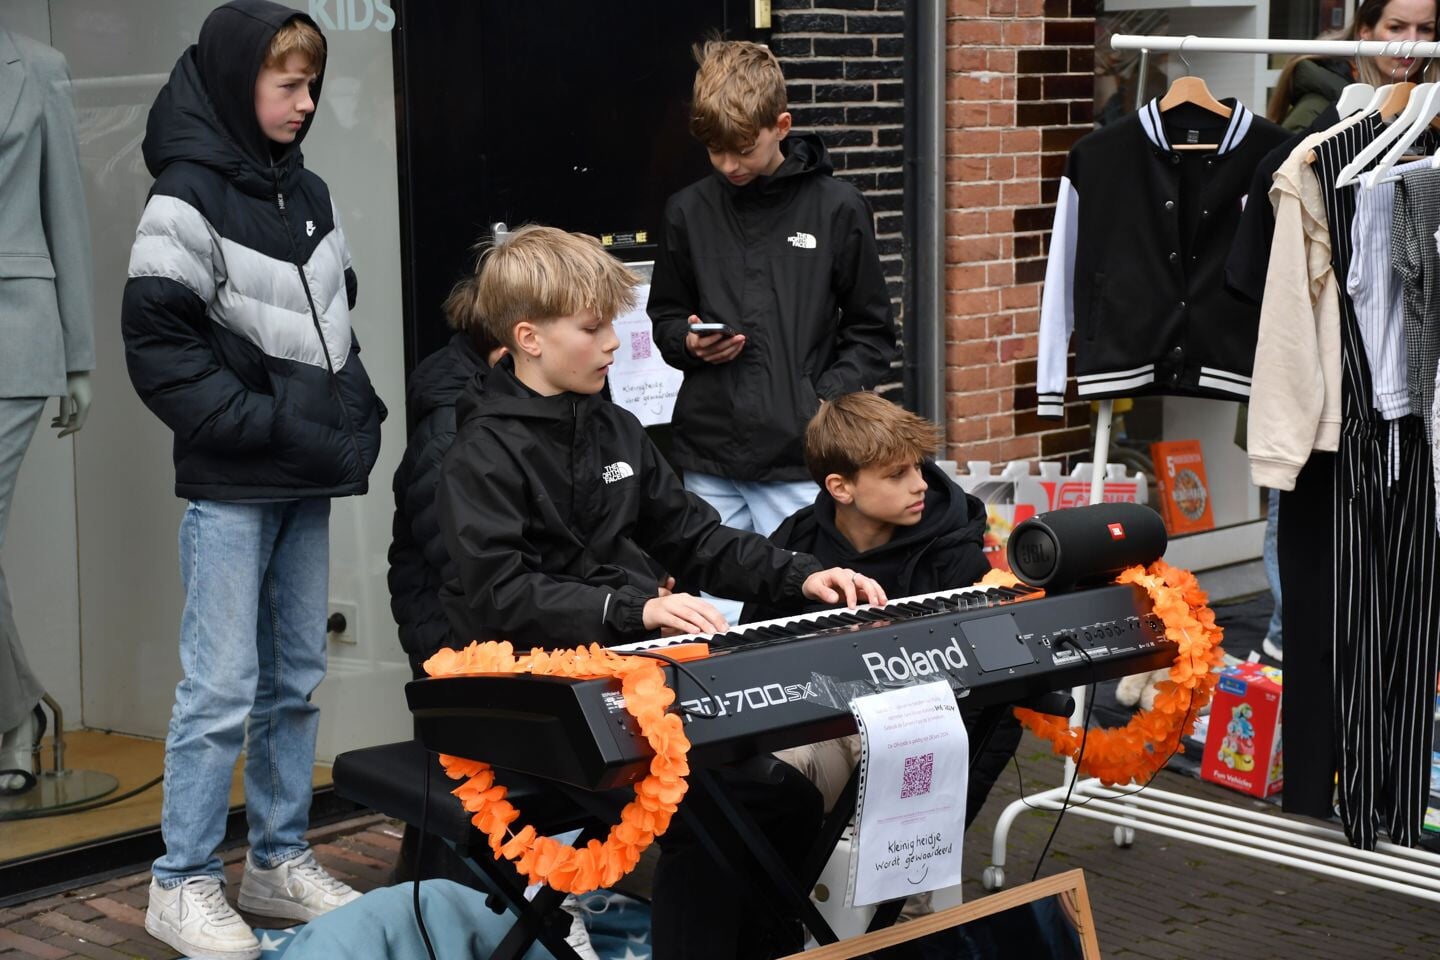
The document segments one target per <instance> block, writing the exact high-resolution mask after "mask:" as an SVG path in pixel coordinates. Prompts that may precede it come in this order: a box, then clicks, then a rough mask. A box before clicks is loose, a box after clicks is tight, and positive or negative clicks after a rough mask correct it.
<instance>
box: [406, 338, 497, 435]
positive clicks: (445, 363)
mask: <svg viewBox="0 0 1440 960" xmlns="http://www.w3.org/2000/svg"><path fill="white" fill-rule="evenodd" d="M489 372H490V366H489V365H488V364H487V363H486V362H485V358H484V357H482V356H481V355H480V352H479V351H478V350H476V349H475V346H474V344H473V343H472V342H471V340H470V336H469V335H468V334H465V333H457V334H455V335H454V336H452V337H451V338H450V343H449V345H447V346H446V347H445V348H443V349H441V350H436V351H435V352H434V353H432V354H430V356H428V357H426V358H425V359H424V360H422V361H420V364H419V365H418V366H417V367H416V368H415V372H414V373H412V374H411V375H410V383H409V386H407V387H406V389H405V410H406V414H407V418H408V419H409V422H410V430H411V431H412V432H413V431H414V429H415V426H416V425H417V424H418V423H420V422H421V421H422V420H424V419H425V418H426V417H428V416H430V414H431V413H433V412H434V411H436V410H438V409H440V408H441V407H453V406H456V404H457V402H458V400H459V398H460V396H461V395H462V393H463V391H464V390H465V387H466V385H467V384H468V383H469V382H470V381H471V380H475V381H476V390H477V391H478V390H481V389H483V388H484V383H485V375H486V374H487V373H489ZM456 422H457V423H458V422H459V419H458V417H457V419H456Z"/></svg>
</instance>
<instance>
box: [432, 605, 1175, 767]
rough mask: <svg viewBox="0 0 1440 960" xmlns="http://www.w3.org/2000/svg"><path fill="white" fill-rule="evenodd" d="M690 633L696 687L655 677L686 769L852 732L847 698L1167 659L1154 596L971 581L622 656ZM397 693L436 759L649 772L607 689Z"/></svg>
mask: <svg viewBox="0 0 1440 960" xmlns="http://www.w3.org/2000/svg"><path fill="white" fill-rule="evenodd" d="M697 639H699V640H705V641H707V642H709V644H710V646H711V654H710V656H708V657H706V658H703V659H699V660H692V661H689V662H687V663H685V664H684V667H685V669H686V670H688V671H689V673H690V674H691V675H693V677H694V679H692V678H691V676H687V675H686V673H685V672H684V671H682V670H677V669H673V668H668V667H667V668H666V670H665V673H666V678H667V681H668V682H669V683H670V684H671V686H672V687H673V688H674V689H676V691H677V695H678V696H677V700H678V703H679V705H680V706H681V707H682V708H683V709H684V710H686V711H687V717H686V719H687V723H686V728H685V729H686V735H687V736H688V737H689V739H690V743H691V750H690V762H691V763H692V764H701V765H704V764H715V763H722V762H725V761H728V760H734V759H739V758H742V757H745V756H749V755H752V754H755V753H758V752H761V751H766V750H779V749H783V748H785V747H792V746H796V745H798V744H802V743H813V742H817V741H820V740H826V739H829V738H832V737H837V736H843V735H845V734H849V733H854V732H855V722H854V719H853V716H852V714H851V713H850V710H849V707H848V706H847V703H846V700H845V699H844V697H845V696H847V695H848V696H855V695H857V694H863V693H870V692H876V691H879V690H883V689H886V688H892V687H896V686H902V685H905V684H909V683H914V682H916V681H925V680H943V681H945V682H946V683H948V684H949V685H950V687H951V689H952V690H953V691H954V693H955V696H956V698H957V700H958V701H959V702H960V703H961V704H962V705H969V704H974V705H977V706H990V705H993V704H1005V703H1014V702H1017V701H1020V700H1026V699H1029V698H1031V697H1034V696H1037V695H1040V694H1043V693H1047V692H1049V691H1054V690H1063V689H1068V688H1069V687H1072V686H1075V685H1078V684H1086V683H1089V682H1091V681H1092V680H1108V679H1114V678H1116V677H1121V676H1125V675H1127V674H1131V673H1138V672H1141V671H1146V670H1154V669H1158V668H1160V667H1164V666H1168V665H1169V664H1171V663H1172V662H1173V661H1174V659H1175V654H1176V645H1175V643H1174V642H1173V641H1169V640H1166V639H1165V628H1164V625H1163V624H1162V623H1161V622H1160V620H1159V618H1158V617H1156V616H1155V615H1154V613H1153V611H1152V610H1151V604H1150V598H1149V596H1148V595H1147V594H1146V593H1145V592H1144V591H1143V590H1142V589H1140V588H1138V587H1135V586H1121V585H1110V586H1104V587H1097V588H1094V589H1090V590H1083V591H1078V592H1074V593H1064V594H1059V595H1056V596H1044V595H1041V594H1040V593H1039V592H1038V591H1034V590H1032V589H1031V588H1028V587H1024V586H1016V587H983V586H976V587H967V588H964V589H960V590H950V591H945V592H941V593H934V594H926V595H923V596H916V597H905V598H901V599H897V600H893V601H891V602H890V603H888V604H886V605H885V606H884V607H871V606H865V607H860V608H857V609H855V610H844V609H840V610H826V611H820V612H816V613H812V614H806V615H802V616H797V617H787V618H784V619H780V620H769V621H761V622H758V623H753V624H746V625H744V626H741V627H737V628H735V629H733V630H732V631H730V632H729V633H725V634H721V635H716V636H709V635H700V636H693V635H692V636H689V637H675V638H671V639H665V640H656V641H649V642H644V643H635V644H628V645H625V646H622V647H617V648H616V649H619V650H629V651H632V652H638V651H641V650H644V651H650V652H653V653H656V654H661V655H663V654H664V653H665V649H666V647H669V646H676V645H678V644H682V643H685V642H687V641H694V640H697ZM1077 647H1078V648H1081V649H1083V650H1084V651H1085V653H1084V654H1083V655H1082V654H1081V653H1080V652H1079V650H1078V649H1077ZM696 680H698V681H699V683H702V684H704V689H703V690H702V689H701V688H700V686H699V685H698V684H697V683H696ZM405 692H406V697H407V699H408V700H409V704H410V710H411V711H412V712H413V713H414V715H415V719H416V724H417V726H418V728H419V736H420V739H421V740H422V741H423V742H424V743H425V745H426V747H428V748H429V749H431V750H434V751H438V752H441V753H448V754H453V755H456V756H462V757H471V758H474V759H476V760H485V761H487V762H489V763H491V764H494V765H495V766H497V767H501V768H505V769H511V770H518V771H521V772H522V773H528V774H532V775H535V776H539V777H544V778H546V779H550V780H558V781H561V782H564V783H569V784H573V785H575V786H579V787H583V788H585V789H590V790H601V789H608V788H611V787H615V786H619V785H622V784H626V783H631V782H633V781H635V780H637V779H639V778H640V777H642V776H644V775H645V773H646V772H647V769H648V765H649V760H650V756H651V752H650V749H649V746H648V744H646V743H645V742H644V740H643V739H642V738H641V737H640V736H639V733H638V729H637V726H636V724H635V721H634V719H633V718H632V717H631V716H630V715H629V714H628V713H626V712H625V707H624V698H623V697H622V696H621V695H620V687H619V683H618V681H615V680H611V679H599V680H573V679H568V678H563V677H543V676H531V675H529V674H486V675H479V676H465V677H439V678H429V679H423V680H416V681H413V682H411V683H410V684H408V685H407V686H406V688H405Z"/></svg>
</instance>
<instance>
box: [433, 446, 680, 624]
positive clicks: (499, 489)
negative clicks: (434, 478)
mask: <svg viewBox="0 0 1440 960" xmlns="http://www.w3.org/2000/svg"><path fill="white" fill-rule="evenodd" d="M436 501H437V505H438V509H439V522H440V530H441V533H442V535H443V537H444V541H445V547H446V550H447V552H448V553H449V556H450V558H451V559H452V560H453V561H454V564H455V568H454V571H455V575H454V577H453V578H452V579H448V580H447V581H446V582H445V585H444V587H442V588H441V594H440V595H441V601H442V603H443V604H444V606H445V612H446V613H447V614H448V615H449V617H450V626H451V629H452V631H453V633H454V635H455V638H456V639H457V640H458V641H460V642H461V643H469V642H470V641H471V640H488V639H504V640H509V641H511V642H513V643H514V644H515V645H516V646H518V647H523V646H527V645H535V646H555V645H561V646H573V645H574V644H576V643H592V642H597V643H622V642H625V641H627V640H636V639H639V638H640V637H641V636H643V635H644V633H645V627H644V608H645V603H646V602H647V601H648V600H649V599H650V598H651V597H653V596H655V593H654V592H651V593H648V594H647V593H645V592H643V591H641V590H640V589H639V588H638V587H631V586H627V587H621V588H620V589H618V590H617V589H613V588H611V587H599V586H592V585H590V584H587V583H584V582H581V581H577V580H570V579H566V578H562V577H558V576H554V575H552V574H550V573H547V572H546V571H545V568H544V564H543V558H542V557H541V556H540V553H539V551H537V550H536V549H535V546H534V545H533V544H532V543H530V542H529V541H528V540H527V539H526V536H525V530H526V526H527V524H528V522H529V521H528V509H527V508H528V505H529V503H530V502H531V497H530V492H529V491H528V490H527V489H526V485H525V479H524V475H523V474H522V473H521V471H520V469H519V467H518V465H517V464H515V463H514V462H513V461H512V460H511V458H510V455H509V454H508V453H507V452H506V451H505V450H504V449H503V448H502V447H501V446H500V444H498V443H495V442H490V441H489V438H488V437H487V435H485V434H480V435H479V436H476V437H467V438H465V439H462V440H460V441H458V442H456V443H455V445H453V446H452V447H451V448H450V452H449V453H447V454H446V455H445V460H444V463H443V464H442V466H441V469H440V484H439V489H438V492H437V496H436Z"/></svg>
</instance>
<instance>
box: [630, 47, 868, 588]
mask: <svg viewBox="0 0 1440 960" xmlns="http://www.w3.org/2000/svg"><path fill="white" fill-rule="evenodd" d="M698 59H699V60H700V69H699V71H698V72H697V73H696V75H695V86H694V103H693V105H692V110H691V117H690V132H691V133H692V134H693V135H694V137H695V139H697V140H699V141H700V142H701V143H702V144H704V146H705V149H706V151H707V152H708V153H709V156H710V163H711V165H712V166H713V167H714V173H713V174H712V175H710V176H707V177H706V178H705V179H703V180H700V181H697V182H696V183H693V184H691V185H690V186H688V187H686V188H685V189H683V190H681V191H680V192H678V193H676V194H675V195H674V196H672V197H671V198H670V200H669V202H668V203H667V204H666V206H665V226H664V231H663V233H662V234H661V243H660V251H659V254H658V255H657V257H656V259H655V273H654V277H653V279H652V281H651V287H650V302H649V303H648V304H647V306H646V310H647V312H648V313H649V314H650V319H651V321H652V323H653V325H654V333H655V343H656V345H657V346H658V347H659V348H660V352H661V353H662V354H663V355H664V357H665V361H666V362H667V363H669V364H670V365H671V366H672V367H676V368H678V369H680V370H683V371H685V381H684V384H683V385H682V386H681V388H680V395H679V396H678V397H677V399H676V402H675V412H674V414H673V416H672V422H673V424H674V426H675V432H674V433H675V435H674V446H673V448H672V453H671V461H672V462H673V463H674V464H675V466H676V467H678V468H680V469H681V470H683V471H684V474H685V488H686V489H687V490H690V491H692V492H694V493H698V494H699V495H700V496H701V497H703V498H704V499H705V501H706V502H707V503H709V504H710V505H711V506H712V507H714V508H715V509H716V510H718V511H719V513H720V519H721V521H722V522H723V523H724V524H725V525H726V526H730V527H736V528H738V529H741V530H755V531H757V532H759V533H762V534H765V535H767V536H768V535H769V534H770V533H771V532H772V531H773V530H774V529H775V528H776V527H777V526H779V524H780V521H782V520H783V519H784V518H785V517H787V516H789V515H790V514H791V513H793V512H794V511H795V510H797V509H799V508H800V507H802V506H804V505H805V504H807V503H809V502H810V501H811V500H812V499H813V498H814V496H815V487H814V485H813V484H811V483H810V482H809V477H808V475H807V474H806V471H805V461H804V457H803V455H802V451H801V437H802V435H803V433H804V431H805V424H806V422H808V421H809V419H810V417H811V416H812V415H813V414H814V413H815V411H816V410H817V409H819V406H820V402H821V401H822V400H827V399H833V398H834V397H838V396H839V395H841V394H842V393H850V392H852V391H856V390H869V389H871V388H873V387H874V386H875V385H876V384H877V383H879V382H880V380H881V379H882V378H883V377H884V376H885V375H886V374H887V373H888V372H889V370H890V362H891V360H892V359H893V358H894V356H895V324H894V321H893V319H892V317H891V311H890V294H889V291H888V289H887V287H886V284H885V274H884V271H883V270H882V269H881V267H880V257H879V253H878V251H877V248H876V244H875V228H874V222H873V218H872V216H871V213H870V207H869V205H868V204H867V203H866V202H865V197H864V196H863V195H862V194H861V193H860V191H859V190H858V189H856V188H855V186H854V185H852V184H849V183H846V182H845V181H843V180H837V179H835V178H834V177H833V176H831V167H830V160H829V158H828V156H827V155H826V152H825V144H824V143H823V142H822V141H821V140H820V138H819V137H818V136H815V135H814V134H806V135H800V134H792V133H791V130H790V123H791V118H790V113H789V112H788V111H787V110H786V95H785V77H784V75H783V74H782V73H781V71H780V63H779V61H777V60H776V59H775V56H774V54H772V53H771V52H770V51H769V50H768V49H767V48H766V47H763V46H761V45H760V44H756V43H748V42H744V41H721V40H714V41H711V42H709V43H706V44H705V45H704V47H703V48H702V49H701V50H700V51H699V56H698ZM702 321H704V322H706V323H720V324H723V325H724V326H725V327H726V328H727V330H728V332H720V333H703V334H701V333H695V332H692V330H691V326H692V325H693V324H697V323H700V322H702ZM738 612H739V605H738V604H736V605H733V608H727V613H729V615H731V616H734V615H735V614H737V613H738Z"/></svg>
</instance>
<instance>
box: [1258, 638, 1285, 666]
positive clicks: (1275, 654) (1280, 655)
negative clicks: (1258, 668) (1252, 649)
mask: <svg viewBox="0 0 1440 960" xmlns="http://www.w3.org/2000/svg"><path fill="white" fill-rule="evenodd" d="M1260 649H1261V650H1264V651H1265V656H1267V657H1269V658H1270V659H1271V660H1274V661H1275V662H1276V663H1284V662H1285V648H1284V647H1283V646H1281V645H1280V644H1278V643H1276V642H1275V641H1274V640H1271V639H1270V638H1269V637H1266V638H1265V641H1264V642H1263V643H1261V644H1260Z"/></svg>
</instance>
